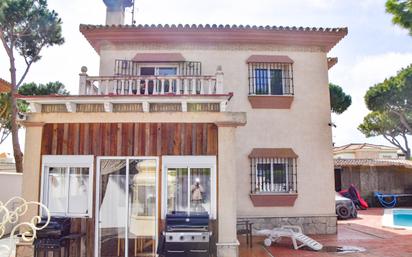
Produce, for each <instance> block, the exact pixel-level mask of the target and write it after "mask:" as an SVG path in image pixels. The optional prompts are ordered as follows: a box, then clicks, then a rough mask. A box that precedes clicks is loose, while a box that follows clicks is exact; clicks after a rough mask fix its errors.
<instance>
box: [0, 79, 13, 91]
mask: <svg viewBox="0 0 412 257" xmlns="http://www.w3.org/2000/svg"><path fill="white" fill-rule="evenodd" d="M10 89H11V84H10V83H9V82H7V81H5V80H4V79H2V78H0V93H8V92H10Z"/></svg>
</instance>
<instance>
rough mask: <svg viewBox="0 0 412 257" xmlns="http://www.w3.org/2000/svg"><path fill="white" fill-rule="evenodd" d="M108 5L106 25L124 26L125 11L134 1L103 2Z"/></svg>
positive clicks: (110, 0)
mask: <svg viewBox="0 0 412 257" xmlns="http://www.w3.org/2000/svg"><path fill="white" fill-rule="evenodd" d="M103 2H104V4H105V5H106V8H107V9H106V25H124V10H125V8H127V7H131V6H133V0H103Z"/></svg>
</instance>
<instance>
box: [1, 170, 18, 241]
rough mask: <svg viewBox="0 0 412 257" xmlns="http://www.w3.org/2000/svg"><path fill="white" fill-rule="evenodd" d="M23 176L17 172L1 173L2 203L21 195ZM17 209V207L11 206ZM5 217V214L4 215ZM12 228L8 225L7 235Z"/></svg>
mask: <svg viewBox="0 0 412 257" xmlns="http://www.w3.org/2000/svg"><path fill="white" fill-rule="evenodd" d="M22 177H23V174H21V173H15V172H0V202H2V203H6V202H7V201H8V200H9V199H11V198H12V197H15V196H20V197H21V196H22V195H21V187H22ZM9 207H11V208H16V207H17V206H9ZM13 210H14V209H13ZM2 215H3V214H2ZM11 229H12V226H11V225H10V224H8V225H6V231H5V234H8V233H10V231H11Z"/></svg>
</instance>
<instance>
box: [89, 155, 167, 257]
mask: <svg viewBox="0 0 412 257" xmlns="http://www.w3.org/2000/svg"><path fill="white" fill-rule="evenodd" d="M101 160H125V161H126V174H127V173H129V165H128V163H129V161H130V160H155V161H156V189H155V190H156V211H155V225H156V228H155V238H158V236H159V235H158V231H159V229H158V226H159V224H158V216H159V215H158V213H159V207H158V206H159V197H158V196H159V176H158V174H159V173H158V171H159V157H157V156H98V157H97V158H96V163H97V164H96V166H97V169H96V170H97V171H96V174H97V175H96V199H100V197H101V196H100V161H101ZM126 184H127V185H128V184H129V176H126ZM126 195H129V188H128V187H126ZM125 204H126V206H129V198H128V197H126V199H125ZM99 205H100V203H99V200H96V202H95V214H96V218H95V228H94V234H95V235H94V240H95V243H94V256H95V257H99V256H100V249H99V246H100V244H99V235H100V230H99V228H100V227H99V224H100V217H99V212H100V207H99ZM124 218H125V221H128V220H129V211H126V212H125V217H124ZM128 230H129V224H128V222H126V223H125V235H126V233H127V231H128ZM158 243H159V241H158V240H156V244H158ZM125 249H129V240H125ZM155 249H157V245H156V246H155ZM126 253H127V251H125V256H126Z"/></svg>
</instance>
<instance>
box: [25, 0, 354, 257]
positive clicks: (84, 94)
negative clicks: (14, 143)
mask: <svg viewBox="0 0 412 257" xmlns="http://www.w3.org/2000/svg"><path fill="white" fill-rule="evenodd" d="M128 2H129V1H126V0H125V1H105V3H106V5H107V24H106V25H80V31H81V33H82V34H83V35H84V37H85V38H86V39H87V40H88V41H89V43H90V45H91V46H92V47H93V49H94V51H96V52H97V53H98V54H99V56H100V74H99V75H98V76H91V75H89V74H87V68H85V67H83V68H82V69H81V73H80V81H79V94H78V95H70V96H30V97H23V96H22V98H24V99H25V100H26V101H28V102H29V103H30V106H31V113H29V114H28V116H27V120H26V121H24V122H23V123H24V125H25V127H26V145H25V160H24V182H23V184H24V185H23V196H24V197H25V198H27V199H28V200H40V201H42V202H43V203H44V204H46V205H47V206H48V208H49V209H50V211H51V213H52V214H53V215H62V216H67V217H72V218H73V223H75V224H76V228H77V229H79V230H82V231H83V232H85V233H86V237H87V240H86V242H87V243H86V250H85V251H86V252H87V256H90V257H91V256H93V257H103V256H140V255H141V254H147V255H146V256H155V247H156V245H157V243H158V238H159V235H160V233H161V232H162V230H163V227H164V219H165V216H166V214H167V213H170V212H172V211H190V212H208V213H209V216H210V219H211V224H212V227H213V231H212V232H213V236H214V238H215V240H216V248H217V250H216V251H217V256H237V254H238V253H237V252H238V240H237V235H236V223H237V220H239V219H250V220H253V221H254V222H255V227H256V228H260V227H273V226H276V225H280V224H281V223H282V222H283V223H288V224H289V223H290V224H296V225H301V226H303V228H304V230H305V232H306V233H336V216H335V204H334V178H333V173H332V172H331V170H333V159H332V140H331V129H330V127H329V126H328V123H330V105H329V91H328V68H329V67H331V66H332V65H333V64H334V63H336V59H335V58H328V57H327V53H328V52H329V51H330V49H331V48H332V47H334V46H335V45H336V44H337V43H338V42H339V41H340V40H341V39H342V38H343V37H344V36H345V35H346V34H347V29H346V28H333V29H330V28H302V27H300V28H297V27H275V26H273V27H271V26H267V27H257V26H249V25H247V26H229V25H185V26H182V25H136V26H129V25H123V23H124V21H123V19H124V13H123V12H124V7H125V6H127V4H128Z"/></svg>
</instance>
